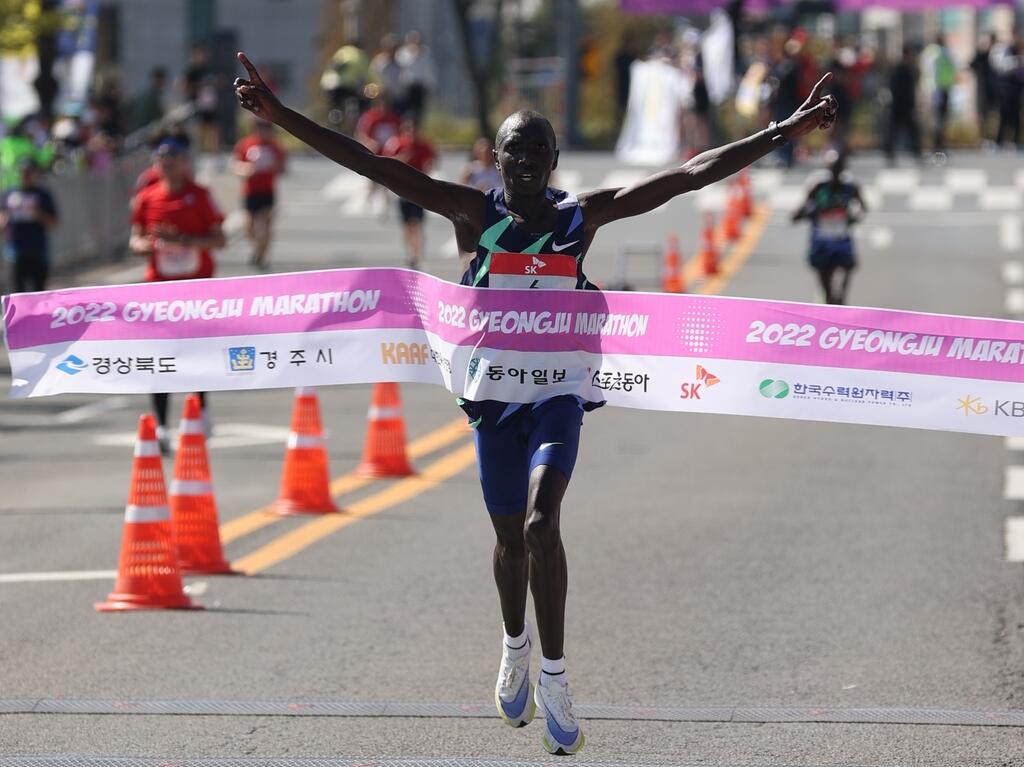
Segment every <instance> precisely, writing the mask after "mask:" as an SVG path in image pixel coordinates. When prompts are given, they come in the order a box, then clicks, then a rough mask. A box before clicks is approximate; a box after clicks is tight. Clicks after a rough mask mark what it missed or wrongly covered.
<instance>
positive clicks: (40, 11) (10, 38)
mask: <svg viewBox="0 0 1024 767" xmlns="http://www.w3.org/2000/svg"><path fill="white" fill-rule="evenodd" d="M45 5H46V4H44V3H43V2H40V0H0V54H7V55H12V54H13V55H15V56H27V55H29V54H31V53H34V52H35V48H36V43H37V40H38V39H39V37H40V35H53V34H55V33H56V32H58V31H60V29H62V28H63V26H64V23H65V16H64V14H63V13H62V12H61V11H59V10H45V9H44V8H45Z"/></svg>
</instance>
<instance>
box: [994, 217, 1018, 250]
mask: <svg viewBox="0 0 1024 767" xmlns="http://www.w3.org/2000/svg"><path fill="white" fill-rule="evenodd" d="M999 244H1000V245H1001V246H1002V248H1003V250H1009V251H1014V252H1016V251H1018V250H1020V245H1021V235H1020V216H1015V215H1013V216H1003V217H1002V218H1001V219H999Z"/></svg>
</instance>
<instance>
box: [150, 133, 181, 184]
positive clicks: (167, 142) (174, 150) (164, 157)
mask: <svg viewBox="0 0 1024 767" xmlns="http://www.w3.org/2000/svg"><path fill="white" fill-rule="evenodd" d="M153 157H154V158H155V160H156V162H157V166H158V167H159V168H160V175H161V176H162V177H163V180H164V182H165V183H166V184H167V185H168V186H171V187H175V186H179V185H181V184H182V183H184V181H185V180H186V179H187V178H188V175H189V162H188V146H187V145H186V144H185V143H184V142H183V141H181V140H179V139H178V138H176V137H174V136H168V137H166V138H164V139H163V140H162V141H161V142H160V143H159V144H157V146H156V149H154V150H153Z"/></svg>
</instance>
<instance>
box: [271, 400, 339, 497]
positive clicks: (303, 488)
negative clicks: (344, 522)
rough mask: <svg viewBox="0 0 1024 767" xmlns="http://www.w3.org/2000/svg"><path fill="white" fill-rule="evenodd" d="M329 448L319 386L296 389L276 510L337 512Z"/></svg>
mask: <svg viewBox="0 0 1024 767" xmlns="http://www.w3.org/2000/svg"><path fill="white" fill-rule="evenodd" d="M329 485H330V472H329V467H328V465H327V450H326V449H325V448H324V437H323V427H322V426H321V425H320V405H319V403H318V401H317V398H316V390H315V389H309V388H301V387H300V388H298V389H296V390H295V406H294V409H293V410H292V430H291V433H290V434H289V435H288V449H287V450H286V451H285V454H284V473H283V474H282V476H281V492H280V494H279V495H278V498H277V500H276V501H275V502H274V506H273V511H274V513H275V514H285V515H292V514H336V513H338V507H337V506H335V505H334V499H333V498H331V491H330V487H329Z"/></svg>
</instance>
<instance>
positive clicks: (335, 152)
mask: <svg viewBox="0 0 1024 767" xmlns="http://www.w3.org/2000/svg"><path fill="white" fill-rule="evenodd" d="M238 60H239V62H241V64H242V66H243V67H245V70H246V72H247V73H248V75H249V79H248V80H245V79H243V78H241V77H239V78H238V79H236V80H235V95H236V96H237V97H238V102H239V103H240V104H241V105H242V107H243V108H245V109H247V110H249V111H250V112H252V113H253V114H254V115H256V116H257V117H261V118H263V119H264V120H269V121H270V122H272V123H274V124H275V125H279V126H280V127H281V128H283V129H284V130H286V131H288V132H289V133H291V134H292V135H293V136H295V137H296V138H297V139H299V140H300V141H302V142H304V143H306V144H308V145H309V146H311V147H313V149H315V150H316V151H318V152H319V153H320V154H322V155H324V157H327V158H328V159H331V160H334V162H336V163H338V164H339V165H344V166H345V167H346V168H348V169H350V170H353V171H355V172H356V173H358V174H360V175H361V176H366V177H367V178H368V179H370V180H371V181H375V182H377V183H378V184H380V185H381V186H385V187H387V188H388V189H390V190H391V191H392V192H394V193H395V194H397V195H398V196H399V197H402V198H404V199H406V200H409V201H410V202H413V203H416V204H417V205H419V206H421V207H423V208H426V209H427V210H429V211H433V212H434V213H437V214H439V215H442V216H444V217H445V218H447V219H449V220H451V221H454V222H456V223H459V222H466V221H468V220H470V219H475V218H477V217H478V218H479V219H480V220H481V221H482V220H483V210H484V195H483V193H482V192H480V191H478V190H476V189H473V188H472V187H467V186H461V185H459V184H450V183H447V182H445V181H437V180H435V179H432V178H431V177H430V176H428V175H427V174H425V173H421V172H420V171H418V170H416V169H415V168H413V167H411V166H409V165H406V164H405V163H404V162H402V161H401V160H398V159H395V158H393V157H379V156H377V155H375V154H374V153H373V152H371V151H370V150H369V149H367V148H366V147H365V146H363V145H362V144H360V143H359V142H358V141H356V140H354V139H351V138H349V137H348V136H343V135H342V134H340V133H336V132H335V131H332V130H330V129H328V128H324V127H323V126H321V125H317V124H316V123H315V122H313V121H312V120H310V119H309V118H307V117H305V116H303V115H301V114H299V113H298V112H296V111H294V110H292V109H289V108H288V107H286V106H285V105H284V104H282V103H281V102H280V101H279V100H278V98H277V96H275V95H274V94H273V92H272V91H271V90H270V88H268V87H267V84H266V83H265V82H264V81H263V78H262V77H260V73H259V72H257V71H256V67H254V66H253V64H252V62H251V61H249V59H248V57H247V56H246V55H245V54H244V53H239V54H238Z"/></svg>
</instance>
